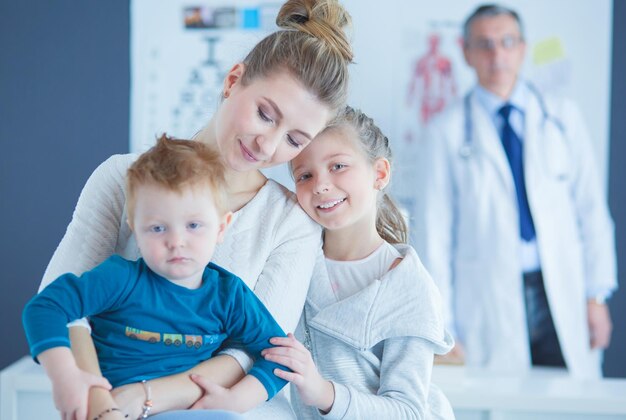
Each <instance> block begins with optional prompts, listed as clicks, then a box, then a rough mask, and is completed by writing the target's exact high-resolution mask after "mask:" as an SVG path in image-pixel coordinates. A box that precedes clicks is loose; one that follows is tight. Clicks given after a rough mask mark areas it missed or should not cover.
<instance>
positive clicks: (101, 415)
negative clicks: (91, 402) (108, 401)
mask: <svg viewBox="0 0 626 420" xmlns="http://www.w3.org/2000/svg"><path fill="white" fill-rule="evenodd" d="M114 411H122V410H120V409H119V408H117V407H113V408H107V409H106V410H104V411H103V412H102V413H100V414H98V415H97V416H96V417H94V418H93V420H100V419H101V418H102V417H104V416H106V415H107V414H109V413H112V412H114ZM124 417H128V414H127V415H125V416H124Z"/></svg>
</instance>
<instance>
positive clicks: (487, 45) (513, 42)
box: [467, 35, 524, 51]
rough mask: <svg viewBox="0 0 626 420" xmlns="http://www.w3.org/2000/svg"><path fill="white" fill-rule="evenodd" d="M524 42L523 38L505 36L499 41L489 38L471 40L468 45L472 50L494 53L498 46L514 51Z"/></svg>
mask: <svg viewBox="0 0 626 420" xmlns="http://www.w3.org/2000/svg"><path fill="white" fill-rule="evenodd" d="M522 42H524V40H523V39H522V38H521V37H518V36H513V35H505V36H504V37H503V38H501V39H499V40H498V39H489V38H480V39H475V40H470V41H469V42H468V43H467V46H468V47H469V48H471V49H477V50H481V51H493V50H495V49H496V46H498V45H500V46H501V47H502V48H503V49H505V50H512V49H513V48H515V47H517V46H518V45H519V44H521V43H522Z"/></svg>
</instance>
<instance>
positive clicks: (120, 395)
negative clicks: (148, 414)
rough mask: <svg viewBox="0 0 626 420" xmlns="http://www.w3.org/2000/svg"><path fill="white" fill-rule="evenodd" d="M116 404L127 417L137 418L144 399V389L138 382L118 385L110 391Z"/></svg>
mask: <svg viewBox="0 0 626 420" xmlns="http://www.w3.org/2000/svg"><path fill="white" fill-rule="evenodd" d="M111 395H113V398H115V402H116V404H117V406H118V407H119V408H120V410H122V412H123V413H124V414H128V418H130V419H136V418H139V416H140V415H141V412H142V407H143V403H144V402H145V401H146V391H145V390H144V388H143V385H142V384H141V383H139V382H135V383H132V384H126V385H122V386H118V387H117V388H114V389H113V390H112V391H111Z"/></svg>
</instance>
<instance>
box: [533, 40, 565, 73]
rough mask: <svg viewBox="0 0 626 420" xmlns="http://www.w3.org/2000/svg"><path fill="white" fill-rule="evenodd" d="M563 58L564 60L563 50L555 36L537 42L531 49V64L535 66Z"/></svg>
mask: <svg viewBox="0 0 626 420" xmlns="http://www.w3.org/2000/svg"><path fill="white" fill-rule="evenodd" d="M563 58H565V49H564V48H563V44H562V43H561V38H559V37H556V36H555V37H552V38H547V39H544V40H543V41H539V42H537V43H536V44H535V47H534V48H533V63H534V64H535V65H536V66H541V65H543V64H548V63H550V62H552V61H557V60H562V59H563Z"/></svg>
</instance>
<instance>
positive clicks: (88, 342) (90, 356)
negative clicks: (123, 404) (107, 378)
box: [69, 326, 123, 419]
mask: <svg viewBox="0 0 626 420" xmlns="http://www.w3.org/2000/svg"><path fill="white" fill-rule="evenodd" d="M69 330H70V342H71V343H72V354H73V355H74V359H76V364H77V365H78V367H79V368H80V369H81V370H84V371H86V372H90V373H92V374H94V375H99V376H102V372H101V371H100V365H99V364H98V356H97V355H96V348H95V347H94V345H93V340H92V339H91V334H90V332H89V330H88V329H86V328H83V327H80V326H74V327H71V328H70V329H69ZM87 407H88V412H87V418H88V419H93V418H94V417H97V416H98V415H99V414H100V413H102V412H104V411H105V410H107V409H109V408H118V405H117V404H116V402H115V400H114V399H113V396H112V395H111V392H110V391H108V390H106V389H104V388H98V387H92V388H91V389H90V391H89V401H88V406H87ZM114 415H116V416H117V417H118V418H122V417H123V416H122V415H121V413H112V416H111V418H112V419H113V418H115V417H114Z"/></svg>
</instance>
